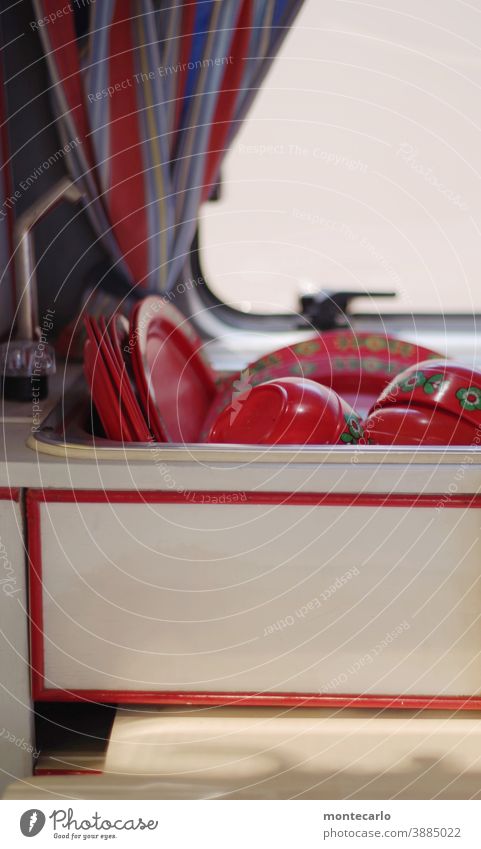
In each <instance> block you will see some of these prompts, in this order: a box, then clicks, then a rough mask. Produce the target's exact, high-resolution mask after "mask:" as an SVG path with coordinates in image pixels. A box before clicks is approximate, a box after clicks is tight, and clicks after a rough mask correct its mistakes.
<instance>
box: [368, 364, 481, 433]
mask: <svg viewBox="0 0 481 849" xmlns="http://www.w3.org/2000/svg"><path fill="white" fill-rule="evenodd" d="M390 406H402V407H416V408H417V409H418V410H419V409H422V408H429V409H430V410H431V411H434V410H435V411H436V415H438V414H439V412H440V411H441V410H442V411H444V412H447V413H450V414H451V415H452V416H454V417H456V418H463V419H465V420H467V421H469V422H471V423H472V424H474V425H476V426H480V425H481V372H479V371H476V370H474V369H471V368H469V367H468V366H465V365H462V364H460V363H455V362H450V361H449V360H426V361H424V362H421V363H418V364H417V365H415V366H410V367H409V368H407V369H405V371H403V372H401V374H398V375H397V376H396V377H395V378H394V380H392V381H391V383H390V384H389V386H387V387H386V389H384V391H383V392H382V393H381V395H380V396H379V398H378V400H377V401H376V403H375V405H374V407H373V410H377V409H380V408H385V407H390Z"/></svg>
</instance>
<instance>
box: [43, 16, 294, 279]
mask: <svg viewBox="0 0 481 849" xmlns="http://www.w3.org/2000/svg"><path fill="white" fill-rule="evenodd" d="M302 2H303V0H194V1H193V2H184V0H157V2H154V0H96V2H92V0H90V2H89V0H75V1H74V2H72V3H70V4H68V5H67V6H65V7H64V9H60V8H59V3H58V0H34V5H35V9H36V14H37V15H38V19H39V21H41V22H42V23H41V25H40V26H39V29H38V32H39V34H40V37H41V38H42V41H43V47H44V52H45V56H46V59H47V62H48V66H49V70H50V78H51V86H52V88H51V93H52V99H53V103H54V108H55V112H56V116H57V119H58V126H59V128H60V132H61V134H62V138H63V141H64V142H65V143H67V142H71V141H74V140H76V143H75V144H74V145H73V147H72V149H71V151H70V154H69V160H68V164H69V167H70V171H71V175H72V177H73V179H75V181H77V182H78V184H79V185H80V187H81V188H82V190H83V193H84V196H85V198H86V209H87V211H88V214H89V216H90V218H91V221H92V223H93V225H94V228H95V230H96V233H97V235H98V237H99V239H101V240H102V242H103V244H104V245H105V247H106V248H107V250H108V252H109V254H110V257H111V259H112V261H113V263H118V265H119V267H120V268H122V269H123V271H124V272H125V274H126V275H127V276H128V278H129V279H130V281H131V283H132V285H135V286H139V287H142V288H143V289H145V290H146V291H151V292H152V291H154V292H166V291H168V290H169V289H170V288H172V287H173V286H174V285H175V283H176V282H177V280H178V278H179V276H180V274H181V272H182V269H183V266H184V263H185V261H186V257H187V256H188V253H189V249H190V245H191V242H192V239H193V236H194V234H195V231H196V227H197V221H198V215H199V207H200V205H201V203H202V202H203V201H205V200H206V199H207V198H208V197H209V195H210V193H211V191H212V188H213V186H215V184H216V182H217V180H218V178H219V169H220V166H221V163H222V158H223V156H224V154H225V152H226V149H227V148H228V146H229V145H230V144H231V143H232V140H233V138H234V136H235V134H236V132H237V130H238V129H239V127H240V126H241V124H242V121H243V120H244V118H245V115H246V113H247V111H248V109H249V106H250V104H251V102H252V100H253V98H254V97H255V95H256V92H257V91H258V89H259V86H260V85H261V83H262V80H263V78H264V76H265V74H266V73H267V71H268V69H269V66H270V63H271V62H272V60H273V59H274V57H275V55H276V52H277V51H278V49H279V47H280V45H281V43H282V40H283V38H284V36H285V34H286V33H287V31H288V29H289V27H290V25H291V24H292V21H293V20H294V17H295V15H296V14H297V12H298V10H299V8H300V7H301V5H302Z"/></svg>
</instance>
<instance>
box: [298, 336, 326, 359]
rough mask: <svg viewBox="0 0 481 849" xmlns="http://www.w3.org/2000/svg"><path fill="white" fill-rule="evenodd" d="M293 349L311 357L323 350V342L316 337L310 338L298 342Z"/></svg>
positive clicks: (301, 354)
mask: <svg viewBox="0 0 481 849" xmlns="http://www.w3.org/2000/svg"><path fill="white" fill-rule="evenodd" d="M292 350H293V351H294V353H295V354H300V356H301V357H311V356H312V355H313V354H317V352H318V351H320V350H321V343H320V342H319V341H318V340H316V339H309V340H308V341H307V342H298V344H297V345H293V347H292Z"/></svg>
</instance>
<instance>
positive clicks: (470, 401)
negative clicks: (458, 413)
mask: <svg viewBox="0 0 481 849" xmlns="http://www.w3.org/2000/svg"><path fill="white" fill-rule="evenodd" d="M456 398H457V399H458V401H459V403H460V404H461V407H463V409H464V410H481V389H477V388H476V386H468V387H467V388H466V389H458V391H457V392H456Z"/></svg>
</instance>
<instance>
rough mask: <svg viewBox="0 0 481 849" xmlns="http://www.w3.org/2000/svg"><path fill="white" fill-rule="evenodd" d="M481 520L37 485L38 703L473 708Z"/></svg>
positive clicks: (311, 501)
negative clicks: (91, 701)
mask: <svg viewBox="0 0 481 849" xmlns="http://www.w3.org/2000/svg"><path fill="white" fill-rule="evenodd" d="M480 510H481V498H480V497H473V496H470V495H467V496H453V497H451V498H450V499H449V500H446V499H442V498H441V497H437V496H435V495H429V496H422V495H417V494H413V495H396V496H386V495H379V494H367V495H361V494H344V495H339V494H338V495H328V494H325V493H318V492H317V493H302V494H301V493H299V494H292V493H280V492H275V493H266V492H263V493H253V492H243V493H237V492H225V493H213V492H210V493H209V492H204V493H202V492H181V493H178V492H175V493H170V492H152V491H148V492H136V491H132V492H118V491H117V492H85V491H77V492H72V491H58V490H57V491H53V490H46V491H30V492H29V494H28V521H29V547H30V579H31V614H32V633H31V641H32V660H33V684H34V695H35V698H37V699H65V700H69V699H78V698H85V697H87V698H95V699H97V700H103V701H112V702H116V701H123V702H128V701H138V702H166V703H167V702H175V701H179V702H192V701H199V702H212V703H225V702H232V701H233V700H235V699H239V698H240V699H242V700H243V701H244V702H245V703H250V704H252V703H275V702H278V701H280V702H284V703H300V702H303V703H305V701H306V698H307V701H308V702H309V703H312V704H335V705H337V704H352V703H353V702H354V703H357V704H360V705H362V704H366V705H370V706H372V705H377V704H379V705H389V704H396V705H397V706H399V705H403V706H406V707H408V706H417V705H422V704H426V703H429V704H430V705H431V706H433V705H439V706H441V707H446V706H448V704H451V703H452V704H454V705H455V706H456V705H457V706H467V707H480V706H481V699H477V696H478V695H479V694H480V691H481V678H480V674H479V667H480V648H481V615H480V614H481V585H480V564H481V542H480V539H479V528H480V518H481V513H480ZM466 698H468V699H469V701H468V702H467V703H465V700H466ZM433 699H434V701H433Z"/></svg>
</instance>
